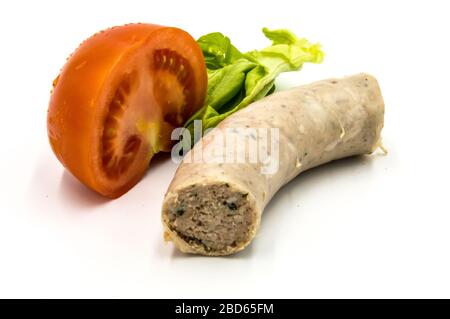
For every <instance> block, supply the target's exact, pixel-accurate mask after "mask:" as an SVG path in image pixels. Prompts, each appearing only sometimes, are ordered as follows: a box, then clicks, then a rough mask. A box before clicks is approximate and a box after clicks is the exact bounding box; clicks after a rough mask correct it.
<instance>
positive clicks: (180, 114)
mask: <svg viewBox="0 0 450 319" xmlns="http://www.w3.org/2000/svg"><path fill="white" fill-rule="evenodd" d="M206 85H207V77H206V68H205V63H204V59H203V55H202V53H201V50H200V48H199V47H198V45H197V43H196V42H195V40H194V39H193V38H192V37H191V36H190V35H189V34H187V33H186V32H184V31H182V30H180V29H177V28H170V27H161V26H157V25H151V24H132V25H126V26H122V27H115V28H112V29H109V30H106V31H103V32H100V33H98V34H96V35H94V36H93V37H91V38H89V39H88V40H86V41H85V42H83V43H82V44H81V46H80V47H79V48H78V49H77V50H76V51H75V53H74V54H73V55H72V56H71V57H70V58H69V60H68V61H67V63H66V65H65V66H64V68H63V70H62V71H61V73H60V75H59V76H58V78H57V80H55V83H54V89H53V93H52V96H51V99H50V105H49V111H48V118H47V127H48V135H49V140H50V144H51V146H52V149H53V151H54V153H55V154H56V156H57V157H58V159H59V160H60V161H61V162H62V163H63V165H64V166H65V167H66V168H67V169H68V170H69V171H70V172H71V173H72V174H73V175H74V176H75V177H77V178H78V179H79V180H80V181H81V182H83V183H84V184H86V185H87V186H88V187H90V188H91V189H93V190H95V191H97V192H98V193H100V194H102V195H104V196H107V197H111V198H115V197H118V196H120V195H122V194H124V193H125V192H127V191H128V190H129V189H130V188H131V187H133V186H134V185H135V184H136V183H137V182H138V181H139V180H140V179H141V177H142V176H143V175H144V174H145V171H146V169H147V167H148V164H149V162H150V160H151V158H152V156H153V155H154V154H155V153H157V152H159V151H170V149H171V146H172V141H171V139H170V135H171V132H172V130H173V129H174V128H176V127H179V126H182V125H183V123H184V122H185V121H186V120H187V119H188V118H189V117H190V116H191V115H192V114H193V113H194V112H195V111H196V110H198V109H199V108H200V107H201V106H202V104H203V102H204V98H205V94H206Z"/></svg>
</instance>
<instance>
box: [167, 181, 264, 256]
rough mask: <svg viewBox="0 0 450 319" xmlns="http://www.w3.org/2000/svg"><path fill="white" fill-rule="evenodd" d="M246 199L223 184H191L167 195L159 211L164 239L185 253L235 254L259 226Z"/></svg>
mask: <svg viewBox="0 0 450 319" xmlns="http://www.w3.org/2000/svg"><path fill="white" fill-rule="evenodd" d="M250 196H251V195H250V194H248V193H246V192H243V191H241V190H240V189H238V188H237V187H235V186H232V185H230V184H229V183H226V182H215V183H212V184H194V185H190V186H188V187H186V188H183V189H181V190H178V191H177V193H176V195H172V196H171V194H168V196H167V197H166V200H165V202H164V206H163V211H162V218H163V224H164V227H165V234H164V238H165V239H166V240H169V241H173V242H174V244H175V245H176V246H177V248H179V249H180V250H181V251H183V252H186V253H195V254H202V255H210V256H222V255H229V254H233V253H236V252H237V251H240V250H242V249H243V248H245V247H246V246H247V245H248V243H249V242H250V241H251V239H252V238H253V236H254V233H255V232H256V228H257V227H258V224H259V222H258V216H259V215H258V214H257V212H256V209H255V206H254V204H253V201H252V200H251V199H250Z"/></svg>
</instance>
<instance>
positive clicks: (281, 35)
mask: <svg viewBox="0 0 450 319" xmlns="http://www.w3.org/2000/svg"><path fill="white" fill-rule="evenodd" d="M263 33H264V35H265V36H266V37H267V38H268V39H269V40H271V41H272V45H271V46H269V47H267V48H264V49H262V50H259V51H257V50H254V51H250V52H247V53H241V52H240V51H239V50H238V49H237V48H236V47H234V46H233V45H232V44H231V41H230V39H229V38H228V37H226V36H224V35H223V34H221V33H219V32H215V33H209V34H207V35H205V36H202V37H201V38H199V39H198V44H199V45H200V47H201V49H202V51H203V55H204V56H205V61H206V66H207V68H208V92H207V97H206V101H205V105H204V106H203V107H202V108H201V109H200V110H199V111H197V112H196V113H195V114H194V115H193V116H192V117H191V118H190V119H189V120H188V121H187V122H186V124H185V127H187V128H188V129H189V130H190V131H191V133H192V132H193V125H194V121H195V120H201V121H202V129H203V131H205V130H207V129H209V128H212V127H215V126H216V125H217V124H219V123H220V122H221V121H222V120H224V119H225V118H227V117H228V116H230V115H231V114H233V113H235V112H237V111H239V110H240V109H242V108H244V107H246V106H247V105H249V104H250V103H252V102H254V101H257V100H259V99H261V98H263V97H265V96H267V95H268V94H271V93H272V92H273V91H274V90H275V85H274V82H275V79H276V77H277V76H278V75H279V74H280V73H282V72H289V71H297V70H300V69H301V68H302V66H303V64H304V63H307V62H309V63H321V62H322V60H323V58H324V53H323V52H322V50H321V48H320V44H312V43H310V42H309V41H308V40H306V39H303V38H298V37H297V36H296V35H295V34H293V33H292V32H290V31H288V30H285V29H280V30H268V29H267V28H264V29H263ZM191 136H193V134H191ZM194 142H196V141H194Z"/></svg>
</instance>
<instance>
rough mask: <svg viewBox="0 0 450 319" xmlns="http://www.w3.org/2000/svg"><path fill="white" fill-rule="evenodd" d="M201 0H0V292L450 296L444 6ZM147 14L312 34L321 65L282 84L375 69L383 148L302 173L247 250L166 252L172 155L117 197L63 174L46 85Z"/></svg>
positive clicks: (237, 38) (198, 27) (204, 28)
mask: <svg viewBox="0 0 450 319" xmlns="http://www.w3.org/2000/svg"><path fill="white" fill-rule="evenodd" d="M302 2H303V3H302ZM193 3H198V4H195V5H194V4H193ZM203 3H204V4H200V2H197V1H195V2H194V1H179V2H176V1H173V0H170V1H162V2H156V1H148V0H147V1H139V2H137V1H115V2H113V1H108V2H106V1H105V2H100V1H99V2H97V3H95V4H92V3H91V1H89V2H86V3H83V4H81V3H80V2H79V1H70V2H68V1H67V2H66V1H27V2H24V1H9V2H5V1H3V2H2V3H1V4H0V35H1V50H0V57H1V59H0V72H1V73H0V88H1V97H2V98H1V106H2V107H1V115H2V116H1V119H2V123H1V125H0V132H1V136H2V138H1V140H2V144H1V158H0V176H1V181H0V200H1V201H0V297H183V298H189V297H447V298H448V297H450V288H449V287H450V272H449V269H450V254H449V245H450V204H449V180H450V171H449V165H448V163H449V160H450V147H449V142H448V137H449V136H450V133H449V126H450V125H449V119H450V105H449V94H448V92H449V89H450V82H449V80H448V79H449V71H450V68H449V67H450V62H449V60H450V50H449V48H450V47H449V41H448V30H450V22H449V20H448V12H449V10H448V8H446V3H447V2H446V1H421V2H418V1H416V2H414V1H385V2H384V1H383V2H381V1H376V2H375V1H370V2H369V1H367V2H363V1H327V2H325V1H289V2H287V1H280V0H278V1H268V2H266V3H263V2H262V1H259V2H258V3H259V4H256V2H254V1H242V0H241V1H225V2H220V3H219V4H217V5H216V4H213V2H211V1H208V2H206V1H205V2H203ZM215 6H217V7H216V8H214V7H215ZM139 21H142V22H153V23H160V24H165V25H172V26H178V27H181V28H184V29H185V30H187V31H189V32H191V34H193V35H194V36H195V37H198V36H200V35H202V34H204V33H208V32H212V31H222V32H223V33H225V34H228V35H229V36H230V37H231V38H232V40H233V42H234V43H235V44H236V46H237V47H239V48H242V49H243V50H246V49H247V50H248V49H253V48H261V47H263V46H264V45H266V44H267V42H266V41H265V39H264V37H263V35H262V33H261V32H260V28H262V27H263V26H268V27H271V28H275V27H287V28H290V29H291V30H293V31H295V32H296V33H297V34H298V35H302V36H306V37H308V38H309V39H310V40H312V41H316V40H318V41H320V42H321V43H322V44H323V45H324V50H325V51H326V53H327V56H326V59H325V62H324V63H323V64H322V65H307V66H305V68H304V70H303V71H302V72H300V73H295V74H290V75H284V76H282V77H281V78H280V80H279V81H278V84H279V87H281V88H283V87H288V86H291V85H296V84H301V83H307V82H310V81H313V80H319V79H323V78H327V77H335V76H336V77H338V76H344V75H349V74H352V73H357V72H360V71H365V72H369V73H372V74H373V75H375V76H376V77H377V78H378V80H379V82H380V85H381V88H382V91H383V94H384V98H385V102H386V127H385V130H384V133H383V135H384V142H385V146H386V147H387V148H388V149H389V151H390V153H389V155H388V156H387V157H384V156H381V155H374V156H371V157H367V158H364V159H349V160H343V161H340V162H337V163H333V164H330V165H327V166H324V167H321V168H318V169H314V170H312V171H310V172H307V173H305V174H304V175H303V176H299V177H298V178H297V179H295V180H294V181H293V182H292V183H291V184H290V185H288V186H287V187H285V188H284V189H282V191H280V193H279V194H278V195H277V196H276V197H275V198H274V200H273V202H272V203H271V204H270V205H269V207H268V208H267V210H266V212H265V215H264V218H263V223H262V227H261V229H260V232H259V234H258V236H257V238H256V240H255V241H254V242H253V244H252V245H251V246H250V247H249V248H248V249H247V250H246V251H244V252H242V253H240V254H238V255H235V256H233V257H229V258H205V257H192V256H184V255H182V254H180V253H178V252H176V251H174V249H173V247H172V246H171V245H170V244H169V245H166V244H164V243H163V241H162V230H161V223H160V211H159V210H160V205H161V201H162V198H163V194H164V192H165V190H166V188H167V186H168V184H169V182H170V180H171V178H172V176H173V173H174V171H175V165H174V164H172V163H171V162H170V161H169V160H167V159H165V160H164V159H162V160H161V159H160V160H159V161H158V163H157V164H155V165H152V167H151V169H150V170H149V172H148V174H147V176H146V177H145V179H144V180H143V181H142V182H141V183H140V184H138V185H137V186H136V187H135V188H134V189H133V190H131V191H130V192H129V193H128V194H126V195H125V196H123V197H122V198H120V199H118V200H115V201H107V200H104V199H102V198H100V197H99V196H97V195H96V194H94V193H92V192H90V191H89V190H87V189H86V188H85V187H84V186H83V185H81V184H80V183H79V182H78V181H76V180H75V179H74V178H73V177H71V176H70V175H69V174H68V173H67V172H65V171H64V169H63V168H62V166H61V165H60V163H59V162H58V161H57V160H56V158H55V157H54V155H53V154H52V152H51V150H50V147H49V145H48V142H47V135H46V110H47V102H48V99H49V92H50V87H51V83H52V80H53V78H54V77H55V76H56V75H57V73H58V71H59V69H60V68H61V67H62V65H63V63H64V61H65V59H66V57H67V56H68V55H69V54H70V53H71V52H72V51H73V50H74V49H75V48H76V47H77V45H78V44H79V43H80V42H81V41H82V40H83V39H84V38H86V37H88V36H89V35H91V34H92V33H94V32H96V31H98V30H100V29H104V28H106V27H109V26H112V25H117V24H124V23H128V22H139Z"/></svg>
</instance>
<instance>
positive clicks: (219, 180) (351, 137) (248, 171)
mask: <svg viewBox="0 0 450 319" xmlns="http://www.w3.org/2000/svg"><path fill="white" fill-rule="evenodd" d="M383 122H384V102H383V98H382V96H381V92H380V88H379V86H378V83H377V80H376V79H375V78H374V77H373V76H370V75H368V74H357V75H353V76H349V77H346V78H342V79H328V80H324V81H319V82H315V83H312V84H309V85H305V86H300V87H297V88H293V89H290V90H287V91H283V92H279V93H275V94H272V95H270V96H268V97H266V98H264V99H261V100H260V101H258V102H255V103H253V104H251V105H249V106H248V107H246V108H245V109H243V110H241V111H239V112H237V113H235V114H233V115H231V116H230V117H228V118H227V119H225V120H224V121H222V122H221V123H220V124H219V125H218V126H217V127H216V128H215V129H213V130H212V131H211V132H210V133H208V134H207V135H206V136H204V137H203V139H202V140H200V141H199V142H198V143H197V144H196V145H195V146H194V148H193V149H192V150H191V151H190V153H191V152H193V153H194V154H196V152H197V151H200V144H201V147H202V151H203V153H205V152H208V150H210V149H213V148H216V149H217V147H219V148H220V147H223V145H224V144H223V137H222V136H223V134H222V133H223V131H224V130H228V129H231V130H236V129H237V128H244V127H245V128H249V127H250V128H266V129H271V128H277V129H278V132H279V134H278V138H279V139H278V140H279V144H278V145H279V149H278V169H277V170H276V171H275V172H273V173H272V174H265V173H262V172H261V166H262V164H261V163H260V162H259V161H258V162H254V161H253V162H252V161H245V162H234V163H232V162H226V163H220V162H211V161H208V162H205V161H203V162H202V161H192V160H191V161H188V160H187V158H190V156H189V155H190V153H188V154H187V155H186V157H185V158H184V159H183V162H182V163H181V164H180V166H179V167H178V170H177V172H176V173H175V176H174V178H173V180H172V182H171V184H170V186H169V189H168V191H167V193H166V195H165V198H164V202H163V207H162V222H163V226H164V237H165V239H166V240H170V241H173V243H174V244H175V246H176V247H177V248H178V249H179V250H181V251H182V252H185V253H194V254H202V255H209V256H220V255H230V254H233V253H236V252H238V251H240V250H242V249H244V248H245V247H246V246H247V245H248V244H249V243H250V242H251V241H252V239H253V238H254V237H255V235H256V232H257V230H258V227H259V225H260V221H261V215H262V212H263V210H264V207H265V206H266V205H267V203H268V202H269V201H270V199H271V198H272V197H273V195H274V194H275V193H276V192H277V191H278V190H279V189H280V188H281V187H282V186H283V185H284V184H286V183H288V182H289V181H290V180H291V179H292V178H294V177H295V176H297V175H298V174H300V173H301V172H303V171H305V170H307V169H309V168H312V167H315V166H318V165H321V164H324V163H327V162H330V161H333V160H336V159H340V158H344V157H348V156H353V155H360V154H370V153H372V152H374V151H375V150H376V149H377V147H378V146H379V145H380V133H381V130H382V128H383ZM228 131H229V130H228ZM236 131H237V130H236ZM219 137H220V138H219ZM249 149H250V148H249V147H244V148H238V150H236V152H243V153H244V154H235V155H246V156H250V154H248V152H249ZM245 158H247V157H245Z"/></svg>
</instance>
